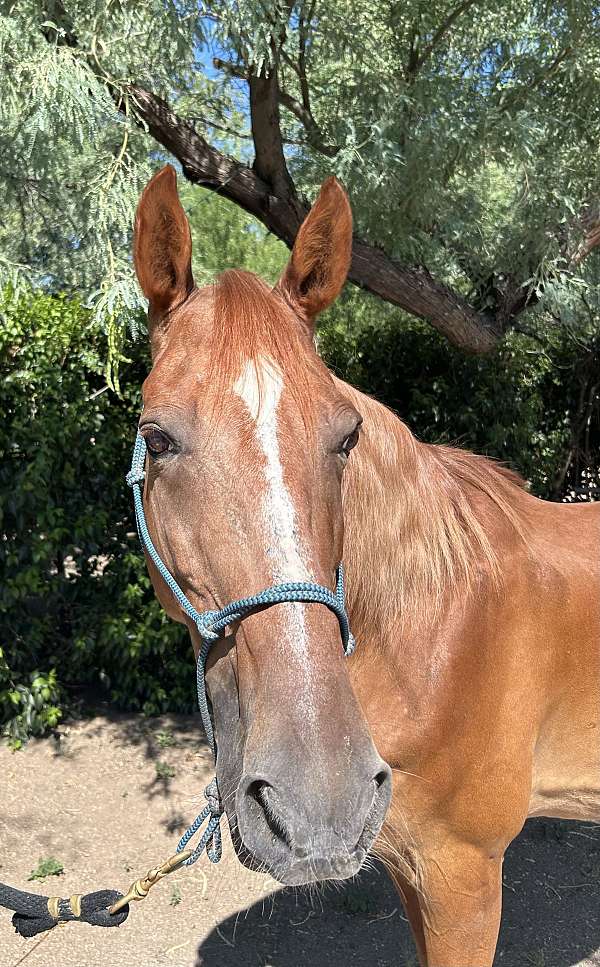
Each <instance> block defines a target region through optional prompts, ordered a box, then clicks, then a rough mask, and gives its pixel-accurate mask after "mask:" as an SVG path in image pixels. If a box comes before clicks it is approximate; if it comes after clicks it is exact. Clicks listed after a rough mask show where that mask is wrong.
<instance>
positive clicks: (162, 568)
mask: <svg viewBox="0 0 600 967" xmlns="http://www.w3.org/2000/svg"><path fill="white" fill-rule="evenodd" d="M146 455H147V448H146V441H145V440H144V438H143V436H142V435H141V433H138V434H137V437H136V441H135V447H134V450H133V458H132V461H131V470H130V471H129V473H128V474H127V477H126V480H127V483H128V484H129V486H130V487H131V489H132V490H133V502H134V507H135V519H136V523H137V529H138V534H139V538H140V542H141V544H142V547H143V548H144V550H145V551H146V553H147V555H148V557H149V558H150V560H151V561H152V563H153V564H154V566H155V567H156V569H157V571H158V573H159V574H160V576H161V577H162V579H163V581H164V582H165V584H166V585H167V587H168V588H169V589H170V591H171V592H172V594H173V595H174V597H175V598H176V600H177V601H178V603H179V605H180V606H181V608H182V610H183V611H184V612H185V613H186V614H187V615H188V617H189V618H191V619H192V621H193V622H194V624H195V625H196V628H197V629H198V634H199V635H200V639H201V646H200V651H199V653H198V661H197V664H196V682H197V686H198V707H199V709H200V715H201V717H202V725H203V726H204V731H205V733H206V738H207V739H208V743H209V745H210V747H211V750H212V753H213V756H214V758H215V760H216V756H217V747H216V742H215V735H214V731H213V725H212V720H211V717H210V711H209V707H208V697H207V694H206V680H205V667H206V659H207V657H208V653H209V651H210V649H211V647H212V646H213V645H214V643H215V642H216V641H218V640H219V639H220V638H221V637H222V634H223V632H224V631H225V629H226V628H227V627H228V626H229V625H232V624H235V623H237V622H239V621H243V620H244V618H247V617H248V615H250V614H254V613H255V612H256V611H259V610H261V609H263V608H268V607H271V605H274V604H282V603H295V602H302V603H306V604H313V603H314V604H323V605H325V607H326V608H329V610H330V611H333V613H334V614H335V616H336V617H337V619H338V622H339V625H340V632H341V636H342V644H343V647H344V652H345V654H346V655H351V654H352V652H353V651H354V647H355V642H354V638H353V636H352V634H351V633H350V626H349V623H348V615H347V613H346V605H345V599H344V570H343V567H342V565H341V564H340V565H339V566H338V569H337V580H336V588H335V591H330V590H329V588H326V587H323V585H321V584H316V583H314V582H313V581H288V582H286V583H285V584H275V585H273V587H271V588H266V589H265V590H264V591H260V592H259V593H258V594H253V595H252V596H251V597H249V598H241V599H240V600H239V601H232V602H231V604H227V605H226V606H225V607H224V608H221V610H220V611H204V612H202V613H200V612H199V611H196V609H195V608H194V606H193V604H192V603H191V601H189V600H188V598H187V597H186V595H185V594H184V593H183V591H182V590H181V588H180V587H179V585H178V584H177V581H176V580H175V578H174V577H173V575H172V574H171V572H170V571H169V570H168V568H167V567H166V565H165V564H164V562H163V561H162V559H161V557H160V555H159V553H158V551H157V550H156V548H155V546H154V544H153V543H152V538H151V537H150V534H149V531H148V525H147V523H146V515H145V513H144V503H143V487H144V478H145V463H146ZM204 795H205V797H206V800H207V804H206V806H205V807H204V809H203V810H202V812H201V813H200V814H199V815H198V816H197V817H196V819H195V820H194V822H193V823H192V825H191V826H190V827H189V829H187V830H186V832H185V833H184V834H183V836H182V837H181V839H180V841H179V844H178V846H177V852H178V853H180V852H181V851H182V850H184V849H185V847H186V845H187V843H188V842H189V840H190V839H191V838H192V836H193V835H194V834H195V833H196V832H197V831H198V830H199V829H200V827H201V826H202V824H203V823H204V822H205V820H208V824H207V826H206V828H205V830H204V832H203V833H202V835H201V837H200V840H199V841H198V843H197V845H196V847H195V848H194V851H193V853H192V855H191V856H190V857H189V858H188V859H187V860H186V861H185V865H186V866H190V865H191V864H192V863H195V862H196V860H197V859H198V857H199V856H200V855H201V853H202V852H203V851H204V850H205V849H206V852H207V854H208V858H209V859H210V861H211V862H212V863H218V862H219V860H220V859H221V828H220V821H221V816H222V815H223V812H224V807H223V804H222V802H221V796H220V794H219V787H218V786H217V780H216V777H215V778H214V779H212V780H211V782H210V783H209V784H208V786H207V787H206V789H205V791H204Z"/></svg>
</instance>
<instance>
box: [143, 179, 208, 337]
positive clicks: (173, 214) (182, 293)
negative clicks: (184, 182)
mask: <svg viewBox="0 0 600 967" xmlns="http://www.w3.org/2000/svg"><path fill="white" fill-rule="evenodd" d="M133 261H134V265H135V272H136V275H137V277H138V281H139V283H140V286H141V288H142V292H143V293H144V295H145V296H146V298H147V299H148V302H149V307H150V311H149V320H150V329H151V334H152V330H153V328H154V327H155V326H156V324H157V322H158V321H159V319H160V318H161V317H162V316H164V315H165V313H167V312H169V310H170V309H174V308H175V307H176V306H178V305H180V304H181V303H182V302H184V301H185V299H186V298H187V297H188V295H189V294H190V292H191V291H192V289H193V287H194V280H193V278H192V237H191V233H190V226H189V223H188V220H187V217H186V214H185V212H184V210H183V208H182V206H181V202H180V201H179V195H178V194H177V175H176V174H175V169H174V168H172V167H171V165H166V166H165V167H164V168H162V169H161V170H160V171H159V172H158V173H157V174H155V175H154V177H153V178H151V180H150V181H149V182H148V184H147V185H146V187H145V188H144V191H143V192H142V197H141V198H140V201H139V204H138V208H137V213H136V216H135V231H134V238H133Z"/></svg>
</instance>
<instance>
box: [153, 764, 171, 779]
mask: <svg viewBox="0 0 600 967" xmlns="http://www.w3.org/2000/svg"><path fill="white" fill-rule="evenodd" d="M154 768H155V769H156V778H157V779H165V780H166V779H172V778H173V776H174V775H175V769H174V768H173V766H170V765H169V763H168V762H161V761H160V760H159V761H158V762H156V763H155V764H154Z"/></svg>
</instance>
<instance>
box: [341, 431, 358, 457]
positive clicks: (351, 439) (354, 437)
mask: <svg viewBox="0 0 600 967" xmlns="http://www.w3.org/2000/svg"><path fill="white" fill-rule="evenodd" d="M359 435H360V423H359V425H358V426H357V427H356V429H355V430H353V431H352V433H351V434H350V436H347V437H346V439H345V440H344V442H343V443H342V445H341V447H340V450H339V453H340V455H341V456H342V457H345V458H346V459H348V456H349V454H350V451H351V450H353V449H354V447H355V446H356V444H357V443H358V437H359Z"/></svg>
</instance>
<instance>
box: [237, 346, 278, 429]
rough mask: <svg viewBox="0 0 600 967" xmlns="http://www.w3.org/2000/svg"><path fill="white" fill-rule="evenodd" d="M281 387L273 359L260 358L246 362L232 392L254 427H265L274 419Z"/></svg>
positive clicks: (276, 366)
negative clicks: (246, 411) (245, 410)
mask: <svg viewBox="0 0 600 967" xmlns="http://www.w3.org/2000/svg"><path fill="white" fill-rule="evenodd" d="M283 387H284V376H283V373H282V371H281V369H280V367H279V366H278V365H277V363H276V362H275V361H274V360H273V359H270V358H269V357H267V356H260V357H259V358H258V359H257V360H252V359H249V360H247V361H246V363H245V365H244V367H243V369H242V371H241V373H240V375H239V376H238V377H237V379H236V380H235V382H234V384H233V387H232V391H233V393H234V394H235V395H236V396H238V397H239V398H240V399H241V401H242V402H243V403H244V405H245V406H246V409H247V410H248V413H249V415H250V417H251V418H252V420H253V421H254V422H255V423H256V425H257V426H258V427H266V426H267V425H268V424H271V423H272V422H273V421H274V420H275V419H276V413H277V409H278V406H279V401H280V399H281V394H282V392H283Z"/></svg>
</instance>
